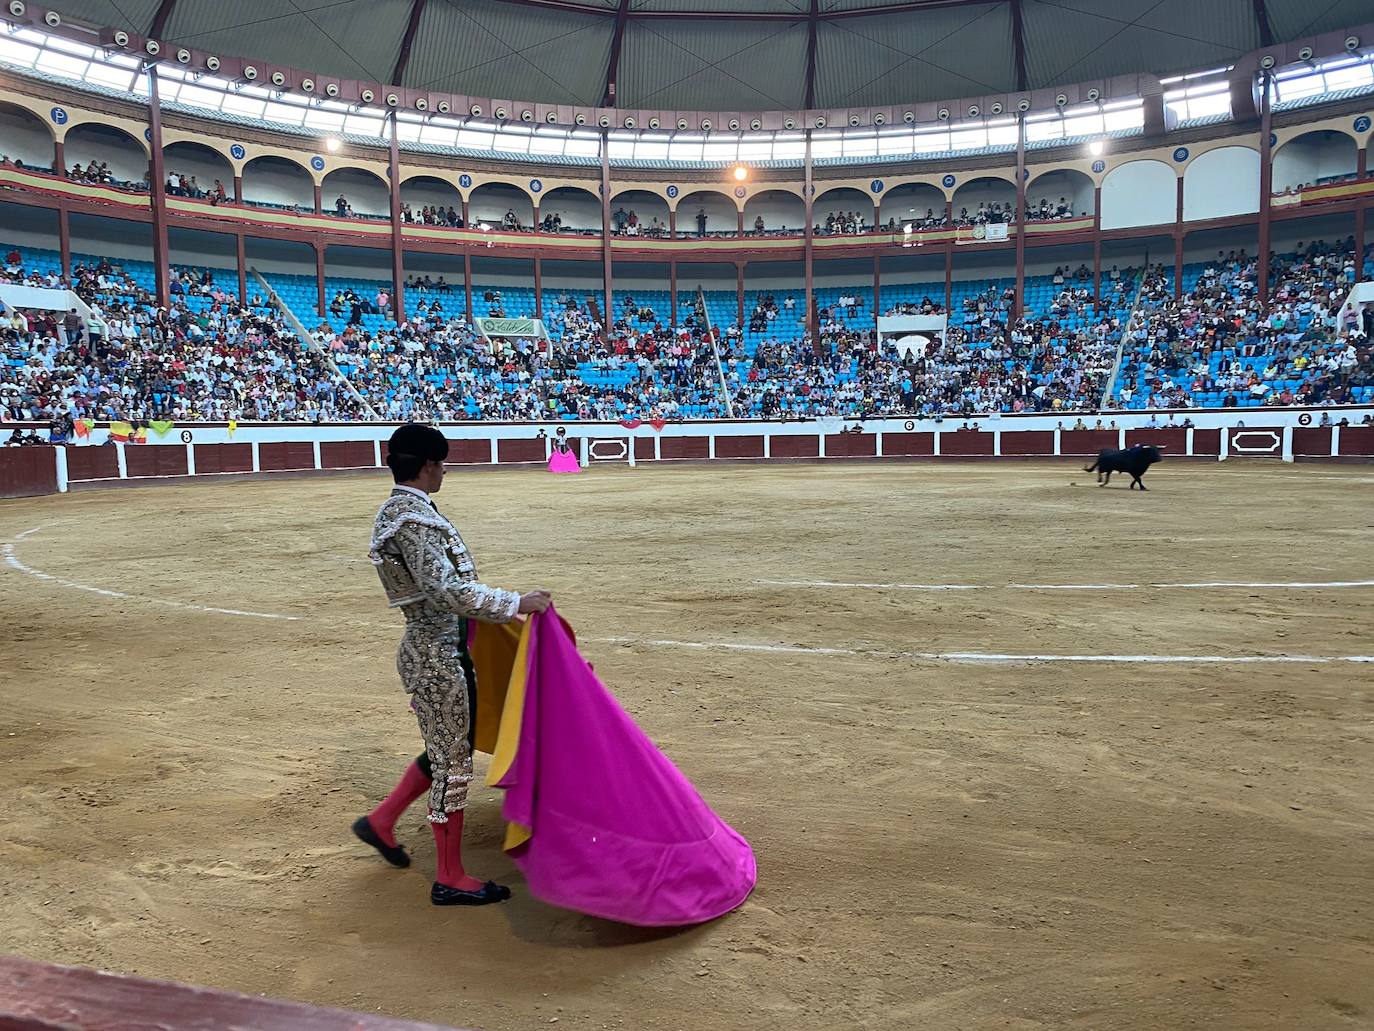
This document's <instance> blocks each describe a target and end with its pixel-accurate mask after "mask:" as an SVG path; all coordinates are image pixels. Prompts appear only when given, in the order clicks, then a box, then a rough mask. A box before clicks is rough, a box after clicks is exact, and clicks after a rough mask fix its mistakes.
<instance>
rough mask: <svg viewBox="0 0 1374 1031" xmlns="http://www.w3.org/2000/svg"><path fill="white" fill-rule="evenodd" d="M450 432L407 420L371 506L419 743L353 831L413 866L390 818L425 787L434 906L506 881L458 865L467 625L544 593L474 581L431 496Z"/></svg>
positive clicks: (467, 713) (534, 606)
mask: <svg viewBox="0 0 1374 1031" xmlns="http://www.w3.org/2000/svg"><path fill="white" fill-rule="evenodd" d="M447 457H448V440H447V439H446V438H445V437H444V435H443V434H442V433H440V432H439V431H438V430H437V429H435V428H434V427H432V426H422V425H420V424H418V423H410V424H408V425H405V426H402V427H401V428H400V429H398V430H397V431H396V432H395V433H393V434H392V435H391V440H390V442H389V443H388V445H387V459H386V462H387V465H388V466H389V467H390V468H391V475H392V478H393V479H394V480H395V483H396V485H395V488H394V489H393V490H392V493H391V496H390V497H389V498H387V499H386V501H385V502H384V503H383V504H382V507H381V509H380V511H378V513H377V520H376V524H375V526H374V528H373V533H372V547H371V550H370V552H369V557H370V558H371V559H372V564H373V565H374V566H375V567H376V569H377V574H378V576H380V577H381V581H382V587H383V588H384V589H385V591H386V595H387V602H388V604H389V605H390V606H391V607H392V608H399V609H400V610H401V612H402V613H403V614H404V615H405V619H406V626H405V634H404V636H403V637H402V638H401V647H400V651H399V653H398V654H397V657H396V668H397V670H398V672H399V673H400V675H401V684H402V686H403V687H404V688H405V690H406V692H407V693H408V694H409V695H410V696H411V708H412V709H414V710H415V715H416V718H417V719H418V720H419V724H420V734H421V736H422V737H423V738H424V743H425V751H424V753H423V754H422V755H420V756H419V757H418V758H417V759H416V760H415V761H414V762H412V763H411V764H410V765H409V767H407V768H406V772H405V775H404V776H403V777H402V778H401V782H400V783H399V784H397V785H396V787H395V789H394V790H393V791H392V792H391V794H390V795H388V796H387V797H386V798H385V799H384V800H383V801H382V802H381V803H380V804H379V805H378V806H377V808H375V809H374V810H372V812H371V813H369V814H367V815H366V816H361V817H359V818H358V819H357V820H356V821H355V822H354V824H353V833H354V834H355V835H357V836H358V838H360V839H361V840H362V841H364V842H366V843H367V844H369V845H371V846H372V847H373V848H375V849H376V850H377V851H378V852H379V853H380V854H381V856H382V857H383V858H384V859H386V861H387V862H389V863H391V864H392V865H393V866H402V867H404V866H409V865H410V856H409V855H408V854H407V853H406V851H405V849H404V848H402V847H401V846H400V845H399V844H398V843H397V841H396V835H395V826H396V821H397V820H398V819H399V818H400V816H401V814H402V813H403V812H404V811H405V809H406V807H407V806H409V805H410V804H411V803H412V802H414V801H415V800H416V799H417V798H419V797H420V795H422V794H424V793H425V792H426V791H428V792H429V820H430V825H431V827H432V829H433V831H434V845H435V853H436V857H437V863H438V869H437V871H436V873H435V878H434V885H433V887H432V888H431V889H430V901H431V902H433V903H434V904H435V905H436V906H483V905H488V904H490V903H493V902H504V901H505V900H506V899H508V898H510V889H509V888H507V887H505V886H504V885H500V884H496V883H494V882H492V881H486V882H482V881H479V880H477V879H476V878H474V877H470V876H468V874H467V872H466V870H465V869H464V867H463V857H462V836H463V811H464V808H465V807H466V806H467V799H468V786H469V784H471V782H472V745H473V720H472V714H473V709H474V707H475V697H476V681H475V677H474V673H473V666H472V659H471V657H470V656H469V654H468V641H467V622H468V620H469V619H478V620H482V621H483V622H487V623H506V622H509V621H510V620H512V619H514V618H515V617H516V615H517V614H520V613H527V612H543V611H544V610H545V609H547V608H548V607H549V601H550V598H549V592H548V591H545V590H534V591H529V592H527V593H524V594H520V593H517V592H515V591H507V590H502V589H501V588H499V587H489V586H487V585H486V584H484V583H482V582H481V581H480V580H478V579H477V569H476V567H475V566H474V565H473V561H472V556H471V555H470V554H469V553H468V549H467V545H465V544H464V543H463V538H462V537H461V536H459V534H458V531H457V529H455V528H454V526H453V524H452V523H450V522H449V521H448V520H447V519H445V518H444V517H443V516H442V515H440V514H439V510H438V508H437V507H436V506H435V504H434V501H433V500H432V498H431V495H433V494H435V493H437V492H438V490H439V488H440V486H441V485H442V484H443V482H444V459H445V458H447Z"/></svg>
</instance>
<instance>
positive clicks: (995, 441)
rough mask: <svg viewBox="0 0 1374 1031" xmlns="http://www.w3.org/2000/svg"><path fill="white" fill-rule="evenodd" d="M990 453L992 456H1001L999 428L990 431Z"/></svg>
mask: <svg viewBox="0 0 1374 1031" xmlns="http://www.w3.org/2000/svg"><path fill="white" fill-rule="evenodd" d="M992 453H993V455H994V457H997V458H1001V457H1002V431H1001V430H993V431H992Z"/></svg>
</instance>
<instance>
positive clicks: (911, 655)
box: [583, 637, 1374, 666]
mask: <svg viewBox="0 0 1374 1031" xmlns="http://www.w3.org/2000/svg"><path fill="white" fill-rule="evenodd" d="M583 640H586V641H591V642H595V643H597V644H620V645H630V646H635V645H639V646H644V647H654V648H691V649H695V650H699V651H740V652H770V653H783V654H790V655H853V656H871V657H873V658H883V659H917V660H921V661H927V662H958V663H972V664H1007V663H1032V662H1040V663H1047V662H1112V663H1140V664H1144V665H1160V664H1174V665H1183V664H1203V665H1215V666H1220V665H1263V664H1268V663H1291V664H1302V663H1309V664H1310V663H1317V664H1330V663H1337V662H1354V663H1374V655H1054V654H1041V653H1027V654H1018V653H1010V652H894V651H881V650H878V649H860V648H825V647H812V646H808V645H795V644H744V643H741V642H738V641H674V640H668V639H664V638H640V637H588V638H583Z"/></svg>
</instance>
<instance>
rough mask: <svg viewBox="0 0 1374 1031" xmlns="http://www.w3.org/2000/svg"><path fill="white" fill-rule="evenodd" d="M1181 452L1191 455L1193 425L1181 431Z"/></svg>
mask: <svg viewBox="0 0 1374 1031" xmlns="http://www.w3.org/2000/svg"><path fill="white" fill-rule="evenodd" d="M1183 453H1184V454H1185V455H1187V456H1188V457H1189V458H1191V457H1192V456H1193V427H1191V426H1189V427H1188V428H1187V429H1186V430H1184V431H1183Z"/></svg>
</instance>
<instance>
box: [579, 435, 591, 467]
mask: <svg viewBox="0 0 1374 1031" xmlns="http://www.w3.org/2000/svg"><path fill="white" fill-rule="evenodd" d="M581 451H582V468H583V469H585V468H587V462H588V459H589V458H590V457H591V448H590V446H589V445H588V444H587V435H586V434H585V433H584V434H582V448H581Z"/></svg>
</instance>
